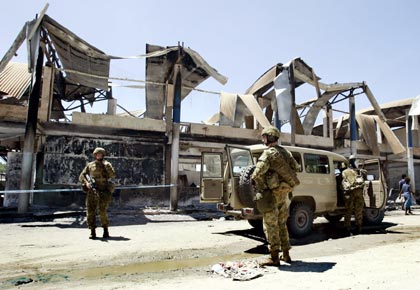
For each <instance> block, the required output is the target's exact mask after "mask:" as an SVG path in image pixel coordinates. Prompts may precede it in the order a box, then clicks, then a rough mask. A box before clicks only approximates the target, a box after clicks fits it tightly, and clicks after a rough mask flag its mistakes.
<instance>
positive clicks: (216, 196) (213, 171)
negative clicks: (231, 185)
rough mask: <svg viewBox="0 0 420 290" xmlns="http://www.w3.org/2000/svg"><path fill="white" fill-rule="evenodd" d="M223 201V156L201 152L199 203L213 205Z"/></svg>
mask: <svg viewBox="0 0 420 290" xmlns="http://www.w3.org/2000/svg"><path fill="white" fill-rule="evenodd" d="M222 199H223V154H222V153H215V152H203V153H202V154H201V168H200V202H203V203H206V202H208V203H215V202H220V201H222Z"/></svg>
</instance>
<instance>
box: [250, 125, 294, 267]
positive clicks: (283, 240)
mask: <svg viewBox="0 0 420 290" xmlns="http://www.w3.org/2000/svg"><path fill="white" fill-rule="evenodd" d="M261 135H262V137H261V138H262V141H263V143H264V145H266V146H268V148H267V149H266V150H264V152H263V154H261V156H260V158H259V159H258V162H257V165H256V168H255V171H254V172H253V174H252V176H251V179H252V182H253V184H255V186H256V190H257V191H258V192H263V194H271V195H272V206H271V207H269V208H268V209H267V210H265V211H264V212H263V225H264V233H265V236H266V238H267V240H268V243H269V245H270V257H269V258H268V260H267V261H264V262H263V263H261V265H262V266H279V265H280V260H283V261H285V262H288V263H290V262H291V258H290V255H289V250H290V248H291V246H290V243H289V233H288V231H287V225H286V221H287V217H288V206H289V204H288V202H287V198H288V194H289V192H291V191H292V190H293V188H294V187H295V186H297V185H299V180H298V179H297V175H296V172H297V171H298V168H299V165H298V163H297V162H296V160H295V159H294V158H293V156H292V154H291V153H290V152H289V151H287V150H286V149H284V148H283V147H281V146H279V145H278V139H279V138H280V132H279V130H278V129H277V128H275V127H268V128H265V129H264V130H263V131H262V134H261ZM280 248H281V251H282V257H281V258H279V252H280Z"/></svg>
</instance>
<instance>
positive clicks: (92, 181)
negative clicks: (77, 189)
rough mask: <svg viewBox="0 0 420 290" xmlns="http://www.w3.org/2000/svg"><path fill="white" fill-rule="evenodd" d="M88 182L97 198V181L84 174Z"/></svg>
mask: <svg viewBox="0 0 420 290" xmlns="http://www.w3.org/2000/svg"><path fill="white" fill-rule="evenodd" d="M84 176H85V178H86V181H87V182H88V183H89V185H90V188H91V189H92V191H93V193H94V194H95V195H96V196H97V195H98V192H97V191H96V183H95V180H94V179H93V178H92V177H91V176H90V175H89V174H87V173H85V174H84Z"/></svg>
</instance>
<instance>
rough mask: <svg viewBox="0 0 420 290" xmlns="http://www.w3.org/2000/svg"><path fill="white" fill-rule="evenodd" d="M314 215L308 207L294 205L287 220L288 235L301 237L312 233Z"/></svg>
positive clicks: (300, 204)
mask: <svg viewBox="0 0 420 290" xmlns="http://www.w3.org/2000/svg"><path fill="white" fill-rule="evenodd" d="M313 223H314V213H313V211H312V209H311V207H310V206H309V205H307V204H306V203H303V202H299V203H295V204H294V205H293V207H292V210H291V212H290V217H289V219H288V220H287V226H288V230H289V233H290V234H291V235H292V236H294V237H298V238H299V237H303V236H306V235H308V234H309V233H310V232H311V231H312V225H313Z"/></svg>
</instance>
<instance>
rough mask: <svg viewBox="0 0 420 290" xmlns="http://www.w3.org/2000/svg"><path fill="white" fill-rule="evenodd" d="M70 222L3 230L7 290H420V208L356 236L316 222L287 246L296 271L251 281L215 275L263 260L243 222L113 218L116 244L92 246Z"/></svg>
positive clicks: (390, 216)
mask: <svg viewBox="0 0 420 290" xmlns="http://www.w3.org/2000/svg"><path fill="white" fill-rule="evenodd" d="M56 216H59V215H56ZM65 216H66V215H65V214H64V215H62V217H61V218H55V219H50V220H42V221H21V222H16V221H14V222H3V223H0V232H1V235H0V245H1V255H0V257H1V261H0V288H1V289H69V288H71V289H150V290H151V289H159V290H165V289H171V290H173V289H174V287H177V288H179V289H183V290H184V289H195V290H196V289H201V290H206V289H256V288H257V289H259V290H260V289H273V285H274V283H275V284H278V286H276V288H281V289H381V290H383V289H397V288H399V287H401V288H404V289H420V288H419V287H420V286H419V285H420V275H419V274H420V272H419V271H420V251H419V245H420V244H419V241H420V231H419V230H420V210H418V209H415V210H414V215H410V216H405V215H404V213H403V212H402V211H401V210H395V211H387V212H386V216H385V219H384V222H383V224H382V225H381V226H375V227H374V226H370V227H369V226H367V227H365V228H364V230H363V232H362V234H361V235H356V236H347V235H346V234H345V232H344V231H343V225H342V222H341V223H340V224H338V225H333V224H330V223H328V222H326V220H325V219H322V218H318V219H317V220H316V223H315V225H314V231H313V233H312V234H311V235H310V236H308V237H306V238H304V239H292V240H291V243H292V246H293V248H292V250H291V256H292V259H293V262H292V263H291V264H290V265H288V264H282V265H281V266H280V267H267V268H264V269H256V271H258V273H260V274H261V275H260V277H257V278H255V279H252V280H249V281H235V280H233V279H232V278H226V277H223V276H221V275H218V274H216V273H213V272H212V270H211V269H212V266H215V265H220V264H219V263H227V262H231V263H235V262H244V263H251V262H253V261H258V260H261V259H263V258H264V257H265V256H266V253H267V248H266V245H265V239H264V238H263V235H262V233H261V232H258V231H257V230H255V229H253V228H251V226H249V224H248V223H247V222H246V221H235V220H228V219H225V218H223V217H220V215H218V214H216V213H211V212H204V213H201V212H179V213H177V214H173V213H170V212H169V211H166V210H162V209H160V210H150V209H149V210H138V209H132V210H124V211H119V210H111V213H110V218H111V223H112V225H113V226H112V227H111V228H110V234H111V238H109V239H107V240H105V239H101V238H99V239H97V240H89V239H88V235H89V231H88V230H87V229H86V221H85V217H84V216H80V215H77V216H73V217H65ZM98 234H100V235H101V234H102V229H101V228H99V229H98Z"/></svg>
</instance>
